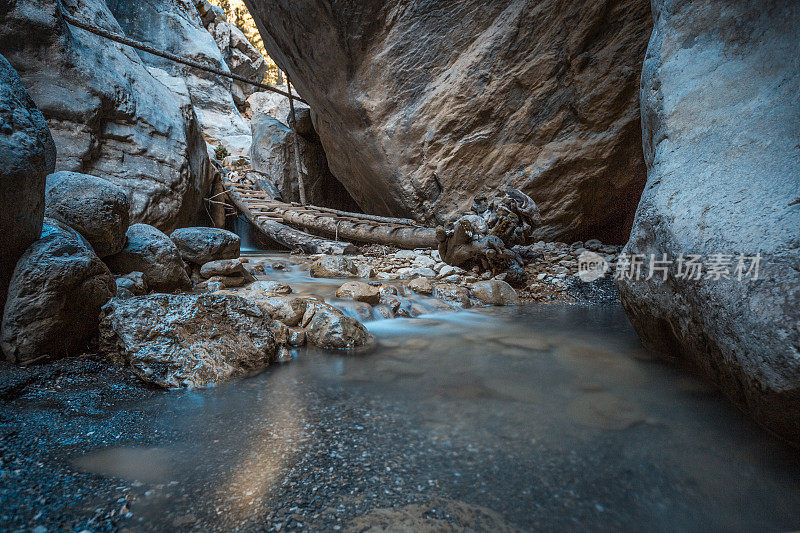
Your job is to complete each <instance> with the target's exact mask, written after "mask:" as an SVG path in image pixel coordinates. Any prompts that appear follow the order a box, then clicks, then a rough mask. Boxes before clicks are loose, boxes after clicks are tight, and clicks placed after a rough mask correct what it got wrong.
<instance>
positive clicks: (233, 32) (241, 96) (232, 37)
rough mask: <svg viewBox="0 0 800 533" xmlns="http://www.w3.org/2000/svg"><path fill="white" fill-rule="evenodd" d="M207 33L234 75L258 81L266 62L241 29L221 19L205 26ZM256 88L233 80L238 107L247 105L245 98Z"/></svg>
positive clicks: (262, 75)
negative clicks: (212, 38) (215, 43)
mask: <svg viewBox="0 0 800 533" xmlns="http://www.w3.org/2000/svg"><path fill="white" fill-rule="evenodd" d="M207 28H208V31H209V33H211V35H212V36H213V37H214V40H215V41H216V42H217V46H219V49H220V52H222V59H224V60H225V63H226V64H227V65H228V68H229V69H230V70H231V72H233V73H234V74H236V75H239V76H242V77H243V78H245V79H248V80H253V81H257V82H260V81H261V80H262V79H263V78H264V74H266V73H267V62H266V61H264V56H262V55H261V52H259V51H258V50H256V47H255V46H253V45H252V44H251V43H250V41H248V40H247V37H245V35H244V33H242V30H240V29H239V28H237V27H236V26H234V25H233V24H231V23H230V22H228V21H227V20H221V21H216V22H212V23H211V24H209V25H208V26H207ZM257 90H258V89H257V88H256V87H255V86H253V85H250V84H249V83H243V82H241V81H238V80H233V82H232V83H231V94H232V95H233V101H234V102H235V103H236V105H237V106H238V107H244V106H246V105H247V98H248V97H249V96H250V95H251V94H253V93H254V92H255V91H257Z"/></svg>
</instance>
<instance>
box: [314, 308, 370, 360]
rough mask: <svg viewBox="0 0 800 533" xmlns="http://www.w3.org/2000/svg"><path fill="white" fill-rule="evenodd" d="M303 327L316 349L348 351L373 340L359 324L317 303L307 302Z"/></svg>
mask: <svg viewBox="0 0 800 533" xmlns="http://www.w3.org/2000/svg"><path fill="white" fill-rule="evenodd" d="M303 325H304V327H305V328H306V338H307V340H308V342H309V343H311V344H313V345H314V346H317V347H318V348H327V349H336V350H349V349H353V348H359V347H363V346H366V345H368V344H370V343H372V340H373V339H372V335H370V334H369V332H368V331H367V328H365V327H364V325H363V324H361V322H359V321H358V320H356V319H354V318H351V317H349V316H346V315H345V314H344V313H342V312H341V311H339V310H338V309H336V308H335V307H332V306H330V305H328V304H325V303H323V302H319V301H309V302H308V308H307V309H306V313H305V315H304V316H303Z"/></svg>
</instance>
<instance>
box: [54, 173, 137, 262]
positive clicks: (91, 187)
mask: <svg viewBox="0 0 800 533" xmlns="http://www.w3.org/2000/svg"><path fill="white" fill-rule="evenodd" d="M129 210H130V203H129V202H128V195H127V194H126V193H125V190H124V189H122V187H119V186H117V185H115V184H113V183H111V182H110V181H108V180H105V179H103V178H98V177H96V176H90V175H88V174H79V173H78V172H70V171H67V170H63V171H61V172H56V173H54V174H50V175H49V176H47V183H46V185H45V215H46V216H48V217H50V218H54V219H56V220H60V221H61V222H63V223H64V224H66V225H67V226H69V227H71V228H72V229H74V230H75V231H77V232H78V233H80V234H81V235H83V236H84V237H85V238H86V240H88V241H89V244H91V245H92V248H93V249H94V252H95V253H96V254H97V255H98V256H99V257H106V256H109V255H113V254H115V253H118V252H120V251H122V249H123V248H124V247H125V232H126V231H128V224H129V220H130V219H129V213H128V212H129Z"/></svg>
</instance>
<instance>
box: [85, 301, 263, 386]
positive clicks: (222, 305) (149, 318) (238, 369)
mask: <svg viewBox="0 0 800 533" xmlns="http://www.w3.org/2000/svg"><path fill="white" fill-rule="evenodd" d="M275 326H276V322H275V321H274V320H272V319H271V318H270V317H269V315H267V314H266V313H265V312H263V311H262V310H261V309H260V308H259V307H258V306H257V305H255V304H254V303H252V302H249V301H247V300H245V299H244V298H240V297H238V296H231V295H221V294H202V295H183V294H182V295H175V294H151V295H149V296H135V297H132V298H125V299H120V298H115V299H113V300H111V301H110V302H109V303H108V305H106V306H105V307H104V308H103V313H102V321H101V324H100V343H101V349H102V350H103V351H104V352H105V353H107V354H109V355H110V356H111V357H112V358H114V359H117V360H120V361H124V362H126V363H128V364H130V366H131V367H132V368H133V371H134V372H135V373H136V374H137V375H138V376H139V377H140V378H142V379H143V380H144V381H146V382H148V383H153V384H156V385H158V386H161V387H164V388H181V387H188V388H191V387H201V386H203V385H207V384H210V383H215V382H218V381H224V380H228V379H232V378H234V377H237V376H241V375H243V374H245V373H247V372H250V371H253V370H256V369H258V368H262V367H265V366H267V365H268V364H269V363H270V362H272V361H274V360H275V357H276V354H277V348H278V347H277V344H276V342H275V337H274V335H273V333H272V329H273V328H274V327H275Z"/></svg>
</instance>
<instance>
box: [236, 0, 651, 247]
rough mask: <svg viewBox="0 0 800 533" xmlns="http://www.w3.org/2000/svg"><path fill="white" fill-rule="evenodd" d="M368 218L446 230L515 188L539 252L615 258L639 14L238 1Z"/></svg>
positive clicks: (638, 53)
mask: <svg viewBox="0 0 800 533" xmlns="http://www.w3.org/2000/svg"><path fill="white" fill-rule="evenodd" d="M248 5H250V6H251V8H252V9H251V13H252V15H253V17H254V19H255V20H256V23H257V24H258V25H259V28H260V29H261V35H262V37H263V38H264V45H265V47H266V49H267V51H268V52H269V55H270V57H272V58H273V59H274V60H275V61H276V63H277V64H278V66H279V67H280V68H281V69H282V70H284V71H286V72H287V73H288V74H289V77H290V78H291V80H292V82H293V84H296V86H297V90H298V92H299V93H300V95H301V96H302V97H303V98H305V99H306V100H307V101H308V102H309V104H310V105H311V108H312V109H313V110H314V118H315V126H316V130H317V133H319V136H320V138H321V140H322V145H323V146H324V148H325V153H326V154H327V155H328V162H329V164H330V169H331V172H332V173H333V175H334V176H336V177H337V178H338V179H339V180H340V181H341V182H342V183H343V184H344V186H345V187H346V188H347V190H348V191H350V193H351V194H352V195H353V197H354V198H355V200H356V201H357V202H358V204H359V205H360V206H361V207H362V208H364V210H365V211H366V212H369V213H377V214H386V215H399V216H406V215H412V216H414V217H415V218H417V219H419V220H424V221H428V222H432V221H433V220H434V219H436V220H437V221H438V222H445V221H452V220H454V219H455V218H456V217H455V215H456V214H457V213H460V212H464V211H466V210H467V208H468V207H469V205H470V203H471V202H472V198H473V196H474V195H475V194H476V193H478V192H480V191H481V190H482V189H487V190H488V192H492V191H494V190H497V189H500V188H501V187H502V186H511V187H514V188H518V189H521V190H522V191H523V192H525V193H526V194H528V195H529V196H531V198H533V199H534V200H535V201H536V203H537V204H538V205H539V207H540V209H541V212H542V215H543V218H544V225H543V226H542V227H541V228H539V230H538V236H537V238H547V240H553V239H555V238H558V240H567V241H568V242H569V241H572V240H576V239H580V240H583V239H584V238H588V236H592V237H599V238H601V239H603V241H604V242H614V241H616V242H623V241H624V240H625V238H626V237H627V235H628V230H629V228H630V223H631V221H632V219H633V214H634V212H635V209H636V204H637V201H638V199H639V195H640V193H641V190H642V187H643V185H644V179H645V171H644V163H643V159H642V154H641V130H640V125H639V101H638V96H637V90H638V86H639V73H640V68H641V64H642V59H643V57H644V51H645V48H646V46H647V40H648V37H649V35H650V28H651V24H652V23H651V17H650V2H649V1H648V0H611V1H608V2H597V1H594V0H581V1H574V2H564V1H563V0H502V1H493V2H486V1H485V0H446V1H440V2H430V1H427V0H399V1H397V0H396V1H388V0H378V1H372V2H364V1H362V0H344V1H340V2H336V3H334V4H332V3H331V2H329V1H327V0H309V1H306V2H294V1H292V0H274V1H267V0H249V1H248Z"/></svg>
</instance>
